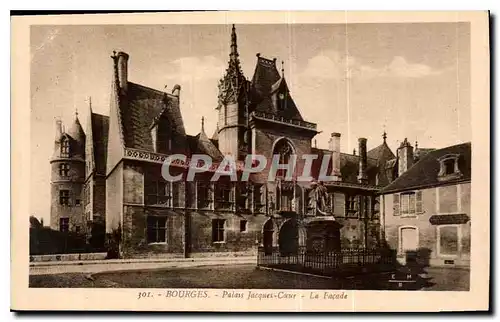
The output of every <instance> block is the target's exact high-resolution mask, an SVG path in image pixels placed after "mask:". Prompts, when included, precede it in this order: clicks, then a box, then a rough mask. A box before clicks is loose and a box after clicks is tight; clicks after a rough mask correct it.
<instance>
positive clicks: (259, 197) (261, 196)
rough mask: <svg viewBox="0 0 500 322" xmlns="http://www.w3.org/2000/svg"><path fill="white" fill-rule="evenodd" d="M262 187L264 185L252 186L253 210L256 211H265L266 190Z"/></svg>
mask: <svg viewBox="0 0 500 322" xmlns="http://www.w3.org/2000/svg"><path fill="white" fill-rule="evenodd" d="M264 189H265V187H264V185H259V184H256V185H254V186H253V206H254V210H253V211H254V212H256V213H261V212H265V208H264V205H265V204H266V192H265V190H264Z"/></svg>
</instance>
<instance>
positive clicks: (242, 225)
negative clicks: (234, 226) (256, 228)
mask: <svg viewBox="0 0 500 322" xmlns="http://www.w3.org/2000/svg"><path fill="white" fill-rule="evenodd" d="M246 231H247V221H246V220H240V232H242V233H244V232H246Z"/></svg>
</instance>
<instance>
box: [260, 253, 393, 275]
mask: <svg viewBox="0 0 500 322" xmlns="http://www.w3.org/2000/svg"><path fill="white" fill-rule="evenodd" d="M395 263H396V261H395V256H394V254H393V253H392V252H391V251H390V250H386V249H364V248H359V249H343V250H341V251H331V252H318V251H313V250H308V249H306V247H298V248H297V249H296V250H293V251H290V250H287V251H286V252H285V251H283V250H280V249H279V247H259V249H258V256H257V266H260V267H268V268H281V269H286V270H293V271H300V272H308V273H316V274H319V275H326V276H334V275H344V274H348V275H349V274H356V273H368V272H376V271H388V270H391V269H393V267H394V265H395Z"/></svg>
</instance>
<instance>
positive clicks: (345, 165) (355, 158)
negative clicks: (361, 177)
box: [311, 148, 378, 185]
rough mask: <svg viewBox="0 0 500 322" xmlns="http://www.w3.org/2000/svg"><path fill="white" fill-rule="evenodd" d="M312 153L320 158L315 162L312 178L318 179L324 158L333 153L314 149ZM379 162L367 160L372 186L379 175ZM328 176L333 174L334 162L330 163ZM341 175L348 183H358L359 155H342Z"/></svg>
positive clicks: (369, 180)
mask: <svg viewBox="0 0 500 322" xmlns="http://www.w3.org/2000/svg"><path fill="white" fill-rule="evenodd" d="M311 153H313V154H317V155H318V158H317V159H316V160H314V161H313V165H312V170H311V176H312V177H314V178H317V177H318V176H319V172H320V169H321V163H322V160H323V156H325V155H331V153H332V152H331V151H329V150H325V149H317V148H312V149H311ZM377 170H378V167H377V160H375V159H372V158H367V169H366V172H367V175H368V182H369V183H370V184H373V185H374V184H375V178H376V175H377ZM327 173H328V174H330V173H332V162H331V159H330V162H328V171H327ZM340 173H341V174H342V181H343V182H348V183H358V173H359V155H352V154H347V153H340Z"/></svg>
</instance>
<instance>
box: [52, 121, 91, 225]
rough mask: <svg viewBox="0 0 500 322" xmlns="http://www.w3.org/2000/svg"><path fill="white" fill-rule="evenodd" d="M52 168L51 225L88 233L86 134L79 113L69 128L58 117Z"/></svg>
mask: <svg viewBox="0 0 500 322" xmlns="http://www.w3.org/2000/svg"><path fill="white" fill-rule="evenodd" d="M50 168H51V181H50V185H51V207H50V227H51V228H52V229H55V230H60V231H73V232H78V233H82V234H83V233H85V232H86V226H87V224H86V219H85V218H84V215H83V214H84V212H83V184H84V181H85V133H84V132H83V129H82V126H81V124H80V121H79V120H78V113H77V114H76V115H75V120H74V121H73V123H72V124H71V126H70V127H69V128H68V130H67V131H66V130H65V128H64V127H63V124H62V122H61V120H56V135H55V142H54V153H53V156H52V159H51V160H50Z"/></svg>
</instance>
